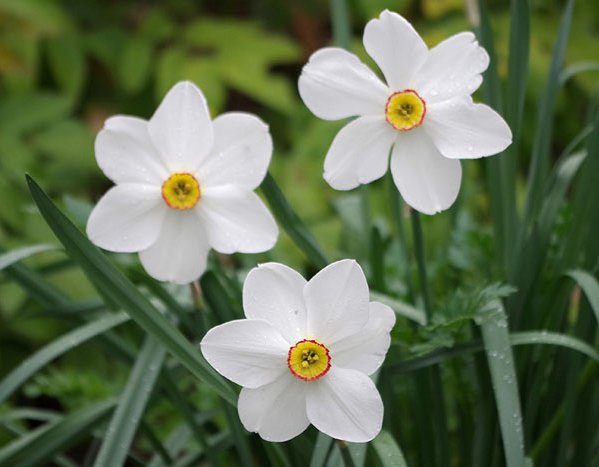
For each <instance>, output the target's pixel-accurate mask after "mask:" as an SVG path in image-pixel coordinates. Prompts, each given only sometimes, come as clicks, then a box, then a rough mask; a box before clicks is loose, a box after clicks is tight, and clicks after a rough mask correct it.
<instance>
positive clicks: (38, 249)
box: [0, 244, 58, 271]
mask: <svg viewBox="0 0 599 467" xmlns="http://www.w3.org/2000/svg"><path fill="white" fill-rule="evenodd" d="M57 249H58V248H57V247H56V246H54V245H44V244H41V245H31V246H26V247H23V248H19V249H17V250H12V251H9V252H7V253H3V254H2V255H0V271H2V269H4V268H7V267H8V266H11V265H13V264H15V263H18V262H19V261H21V260H22V259H25V258H28V257H30V256H33V255H35V254H37V253H42V252H44V251H52V250H57Z"/></svg>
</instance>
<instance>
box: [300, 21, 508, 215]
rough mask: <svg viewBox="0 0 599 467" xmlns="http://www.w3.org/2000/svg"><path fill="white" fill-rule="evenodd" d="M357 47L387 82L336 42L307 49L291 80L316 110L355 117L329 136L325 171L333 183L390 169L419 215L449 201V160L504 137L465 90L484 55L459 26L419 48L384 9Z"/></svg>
mask: <svg viewBox="0 0 599 467" xmlns="http://www.w3.org/2000/svg"><path fill="white" fill-rule="evenodd" d="M363 40H364V47H365V48H366V51H367V52H368V54H369V55H370V56H371V57H372V58H373V59H374V61H375V62H376V63H377V65H378V66H379V68H380V69H381V71H382V72H383V75H384V76H385V80H386V84H384V83H383V82H382V81H381V80H380V79H379V78H378V77H377V76H376V75H375V74H374V72H373V71H372V70H370V69H369V68H368V67H367V66H366V65H365V64H363V63H362V62H361V61H360V60H359V59H358V57H356V56H355V55H353V54H351V53H349V52H347V51H345V50H343V49H338V48H325V49H321V50H319V51H317V52H315V53H314V54H313V55H312V56H311V57H310V60H309V62H308V63H307V64H306V66H305V67H304V69H303V71H302V74H301V76H300V78H299V92H300V95H301V97H302V99H303V100H304V102H305V104H306V105H307V106H308V108H309V109H310V110H311V111H312V112H313V113H314V114H315V115H316V116H317V117H319V118H322V119H325V120H338V119H342V118H346V117H352V116H358V118H357V119H355V120H353V121H352V122H351V123H349V124H348V125H346V126H345V127H344V128H342V129H341V131H340V132H339V133H338V134H337V136H336V137H335V139H334V141H333V143H332V145H331V148H330V149H329V152H328V154H327V156H326V159H325V162H324V178H325V179H326V180H327V182H328V183H329V184H330V185H331V186H332V187H333V188H335V189H337V190H349V189H352V188H355V187H356V186H358V185H359V184H364V183H370V182H372V181H374V180H376V179H378V178H380V177H382V176H383V175H384V174H385V172H386V171H387V166H388V159H389V152H390V149H391V147H392V148H393V149H392V153H391V173H392V175H393V180H394V182H395V184H396V185H397V188H398V189H399V191H400V193H401V195H402V197H403V198H404V199H405V200H406V202H407V203H408V204H409V205H410V206H412V207H413V208H415V209H417V210H418V211H421V212H423V213H426V214H434V213H435V212H439V211H442V210H444V209H447V208H448V207H449V206H451V205H452V204H453V202H454V201H455V199H456V197H457V195H458V191H459V187H460V181H461V177H462V170H461V167H460V162H459V160H458V159H471V158H478V157H484V156H490V155H492V154H497V153H498V152H501V151H503V150H504V149H505V148H506V147H507V146H509V145H510V144H511V141H512V134H511V131H510V129H509V127H508V126H507V124H506V123H505V121H504V120H503V119H502V118H501V117H500V116H499V115H498V114H497V113H496V112H495V111H494V110H493V109H491V108H490V107H488V106H486V105H483V104H474V103H473V102H472V99H471V97H470V95H471V94H472V93H473V92H474V91H475V90H476V89H477V88H478V87H479V86H480V84H481V82H482V76H481V73H482V72H483V71H485V70H486V69H487V66H488V65H489V56H488V55H487V53H486V51H485V50H484V49H483V48H482V47H480V46H479V45H478V43H477V42H476V39H475V37H474V34H472V33H471V32H463V33H460V34H456V35H455V36H452V37H450V38H449V39H446V40H444V41H443V42H441V43H440V44H438V45H437V46H435V47H433V48H432V49H430V50H429V49H428V48H427V46H426V44H425V43H424V41H423V40H422V38H421V37H420V36H419V35H418V33H417V32H416V31H415V30H414V28H413V27H412V26H411V25H410V23H408V22H407V21H406V20H405V19H404V18H402V17H401V16H399V15H398V14H396V13H392V12H389V11H383V12H382V13H381V15H380V18H379V19H373V20H371V21H370V22H369V23H368V24H367V25H366V28H365V30H364V38H363Z"/></svg>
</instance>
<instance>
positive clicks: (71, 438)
mask: <svg viewBox="0 0 599 467" xmlns="http://www.w3.org/2000/svg"><path fill="white" fill-rule="evenodd" d="M114 405H115V401H114V400H113V399H110V400H106V401H102V402H100V403H97V404H94V405H91V406H88V407H86V408H84V409H81V410H79V411H78V412H75V413H73V414H70V415H67V416H66V417H64V418H61V419H60V420H58V421H56V422H51V423H47V424H45V425H43V426H42V427H40V428H37V429H36V430H33V431H30V432H29V433H27V434H25V435H24V436H21V437H20V438H17V439H16V440H15V441H13V442H12V443H10V444H8V445H6V446H5V447H4V448H2V449H1V450H0V465H6V466H8V465H10V466H11V467H31V466H32V465H42V464H43V463H44V462H45V461H47V460H48V459H50V458H51V457H52V456H53V455H54V454H56V453H57V452H60V451H63V450H65V449H68V448H69V447H71V446H74V445H76V444H77V442H78V441H79V440H80V439H82V438H84V437H86V436H87V435H88V433H89V432H90V431H91V430H93V429H94V428H96V426H97V425H98V423H101V422H102V420H104V419H105V418H106V417H108V415H109V414H110V411H111V410H112V409H113V408H114Z"/></svg>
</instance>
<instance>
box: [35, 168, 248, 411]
mask: <svg viewBox="0 0 599 467" xmlns="http://www.w3.org/2000/svg"><path fill="white" fill-rule="evenodd" d="M27 183H28V185H29V190H30V191H31V195H32V197H33V199H34V201H35V203H36V204H37V206H38V208H39V210H40V212H41V213H42V215H43V216H44V218H45V219H46V222H47V223H48V225H49V226H50V228H51V229H52V230H53V231H54V234H55V235H56V236H57V237H58V239H59V240H60V242H61V243H62V244H63V245H64V247H65V250H66V251H67V253H68V254H69V256H71V257H72V258H73V260H75V261H76V262H77V263H79V264H80V265H81V267H82V268H83V270H84V272H85V273H86V275H87V276H88V277H89V279H90V280H91V281H92V282H93V283H94V284H95V285H96V287H98V289H100V290H101V291H102V293H103V295H104V296H106V297H107V298H108V300H110V301H112V302H114V303H115V304H118V305H119V306H120V307H121V308H122V309H123V310H125V311H127V313H128V314H129V316H131V318H133V320H135V322H136V323H137V324H139V325H140V326H141V327H142V328H143V329H145V331H146V332H147V333H148V334H150V335H152V336H154V337H155V338H156V340H158V341H159V342H160V343H161V344H162V345H163V346H164V347H166V349H167V350H168V351H169V352H170V353H171V354H172V355H173V356H174V357H175V358H176V359H177V360H178V361H179V362H180V363H181V364H182V365H183V366H184V367H186V368H187V369H188V370H189V371H190V372H191V373H192V374H193V375H194V376H196V377H197V378H199V379H200V380H202V381H204V382H205V383H206V384H208V385H209V386H211V387H212V388H213V389H214V390H215V391H216V392H217V393H218V394H220V395H221V396H222V397H223V398H224V399H225V400H227V401H228V402H230V403H231V404H233V405H235V404H236V401H237V397H236V395H235V393H234V392H233V390H232V389H231V387H230V386H229V385H228V384H227V383H226V382H225V381H224V380H223V379H222V377H221V376H220V375H219V374H218V373H216V372H215V371H214V370H213V369H212V367H211V366H210V365H208V363H207V362H206V361H205V360H204V359H203V357H202V356H201V354H200V352H199V351H198V349H197V348H196V347H195V346H194V345H192V344H191V343H190V342H189V341H188V340H187V339H186V338H185V337H184V336H183V335H182V334H181V332H180V331H179V330H178V329H177V328H175V327H174V326H173V325H172V324H171V323H170V321H169V320H168V319H167V318H166V317H165V316H164V315H162V314H161V313H160V312H159V311H158V310H157V309H156V308H155V307H154V306H153V305H152V304H151V303H150V302H149V300H148V299H147V298H146V297H145V296H144V295H142V294H141V292H139V290H137V289H136V288H135V286H134V285H133V284H132V283H131V281H129V279H127V278H126V277H125V276H124V275H123V274H122V273H121V272H120V271H119V270H118V269H117V268H116V267H114V266H113V264H112V263H111V262H110V261H109V260H108V258H106V256H105V255H104V254H102V253H101V252H100V250H98V248H96V247H95V246H94V245H92V244H91V242H90V241H89V240H88V239H87V238H86V237H85V236H83V234H82V233H81V232H80V231H79V230H78V229H77V227H75V226H74V225H73V224H72V223H71V221H69V220H68V219H67V218H66V217H65V215H64V214H62V212H60V210H59V209H58V208H57V207H56V206H55V205H54V203H52V201H51V200H50V199H49V198H48V196H47V195H46V194H45V193H44V192H43V190H42V189H41V188H40V187H39V186H38V185H37V183H35V181H34V180H33V179H32V178H31V177H29V176H28V177H27Z"/></svg>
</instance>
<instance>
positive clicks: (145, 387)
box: [94, 336, 165, 467]
mask: <svg viewBox="0 0 599 467" xmlns="http://www.w3.org/2000/svg"><path fill="white" fill-rule="evenodd" d="M164 356H165V349H164V347H162V346H161V345H160V343H159V342H156V341H155V340H154V338H152V337H151V336H148V337H146V339H145V342H144V345H143V347H142V349H141V351H140V353H139V355H138V357H137V360H136V362H135V366H134V367H133V370H132V371H131V374H130V375H129V381H128V382H127V386H126V387H125V389H124V391H123V392H122V394H121V396H120V397H119V403H118V405H117V408H116V410H115V411H114V414H113V416H112V420H110V423H109V424H108V428H107V429H106V433H105V434H104V438H103V441H102V446H101V447H100V451H99V452H98V456H97V457H96V461H95V463H94V465H95V466H96V467H118V466H121V465H124V463H125V460H126V459H127V453H128V452H129V449H130V446H131V442H132V441H133V437H134V436H135V432H136V430H137V426H138V424H139V421H140V420H141V417H142V415H143V413H144V410H145V408H146V404H147V403H148V400H149V398H150V395H151V394H152V389H153V388H154V385H155V384H156V380H157V378H158V375H159V374H160V368H161V367H162V364H163V362H164Z"/></svg>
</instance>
